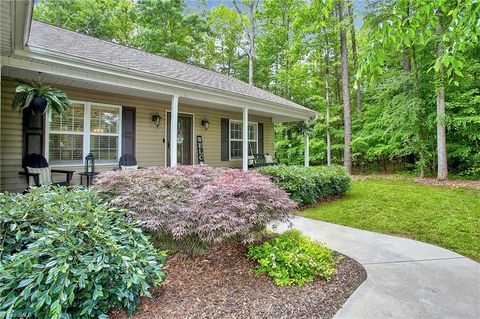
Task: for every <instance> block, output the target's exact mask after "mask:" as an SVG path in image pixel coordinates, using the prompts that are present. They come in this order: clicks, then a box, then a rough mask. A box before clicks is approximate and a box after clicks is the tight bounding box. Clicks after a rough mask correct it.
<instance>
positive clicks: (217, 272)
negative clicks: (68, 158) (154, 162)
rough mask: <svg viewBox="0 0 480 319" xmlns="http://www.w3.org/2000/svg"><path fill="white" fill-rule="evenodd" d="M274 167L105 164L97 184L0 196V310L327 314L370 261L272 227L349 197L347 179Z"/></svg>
mask: <svg viewBox="0 0 480 319" xmlns="http://www.w3.org/2000/svg"><path fill="white" fill-rule="evenodd" d="M269 172H270V173H271V174H273V175H270V174H265V175H270V176H274V178H272V180H273V181H272V180H271V179H270V177H268V176H265V175H263V174H260V173H259V172H249V173H244V172H243V171H241V170H235V169H228V168H212V167H209V166H206V165H196V166H179V167H176V168H149V169H142V170H136V171H110V172H104V173H102V174H101V175H100V176H99V178H98V179H97V180H96V183H95V185H94V187H93V188H90V189H85V188H82V187H70V188H67V187H58V186H55V187H52V186H42V187H33V188H30V189H29V191H28V193H26V194H25V195H21V194H9V193H2V194H0V204H1V207H2V209H1V210H0V242H1V243H2V244H1V246H0V318H6V319H11V318H37V317H42V318H43V317H44V318H53V319H60V318H100V319H107V318H109V316H110V315H112V316H113V317H114V318H123V317H125V316H128V315H132V314H133V315H135V316H136V317H137V318H152V317H154V318H182V317H188V318H206V317H208V318H224V317H235V318H251V317H264V318H278V317H285V316H287V317H316V318H317V317H321V318H330V317H332V316H333V315H334V314H335V312H336V311H337V310H338V309H339V308H340V307H341V306H342V305H343V303H344V302H345V300H346V299H347V298H348V296H349V295H350V294H351V293H352V292H353V291H354V290H355V289H356V288H357V287H358V286H359V285H360V284H361V282H363V280H364V279H365V278H366V272H365V270H364V268H363V267H362V266H361V265H360V264H359V263H357V262H356V261H354V260H352V259H350V258H348V257H346V256H342V255H340V254H338V253H335V252H333V251H332V250H331V249H329V248H328V247H327V246H325V245H323V244H321V243H317V242H314V241H312V240H311V239H309V238H308V237H305V236H303V235H302V234H301V233H300V232H299V231H288V232H285V233H284V234H281V235H275V234H268V235H267V234H266V233H265V229H266V227H267V225H269V224H271V223H273V222H287V221H288V220H289V218H290V217H291V216H292V213H293V212H294V211H295V209H296V208H297V207H298V204H304V203H306V202H311V201H318V200H321V199H324V198H326V197H330V196H336V195H339V194H343V193H344V192H345V191H346V190H347V189H348V188H349V187H350V182H351V181H350V177H349V176H348V175H347V174H346V173H345V170H343V168H340V167H332V168H299V167H292V168H286V167H279V168H277V169H273V170H270V171H269ZM305 178H306V179H305ZM286 191H289V192H291V193H290V194H289V193H287V192H286ZM165 275H166V276H167V277H166V276H165ZM165 278H166V279H165ZM285 286H288V287H285ZM152 294H153V298H151V299H149V297H152ZM138 306H140V311H139V312H137V313H134V312H135V311H136V310H137V309H138Z"/></svg>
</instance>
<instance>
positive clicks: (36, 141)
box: [0, 0, 317, 191]
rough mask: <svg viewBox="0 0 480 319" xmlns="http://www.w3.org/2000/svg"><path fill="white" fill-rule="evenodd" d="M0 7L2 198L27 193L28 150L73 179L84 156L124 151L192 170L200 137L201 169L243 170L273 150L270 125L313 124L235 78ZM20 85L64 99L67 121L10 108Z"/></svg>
mask: <svg viewBox="0 0 480 319" xmlns="http://www.w3.org/2000/svg"><path fill="white" fill-rule="evenodd" d="M0 5H1V25H0V26H1V73H0V76H1V93H0V94H1V113H0V114H1V128H0V134H1V145H0V151H1V156H0V158H1V162H0V166H1V170H0V172H1V177H0V191H22V190H24V189H25V187H26V180H25V178H24V177H22V176H19V174H18V172H19V171H21V170H22V158H24V157H25V156H26V155H27V154H30V153H40V154H42V155H44V157H45V158H46V159H47V160H48V162H49V164H50V166H51V167H61V168H63V169H67V168H68V169H71V170H75V171H76V172H81V171H84V163H85V157H86V155H87V154H88V153H92V154H93V155H94V156H95V158H96V162H95V163H96V164H95V167H96V169H97V170H99V171H102V170H110V169H112V168H114V167H116V166H117V165H118V160H119V157H120V156H121V155H122V154H134V155H135V156H136V158H137V161H138V163H139V165H141V166H175V165H178V164H182V165H191V164H197V163H199V158H198V152H197V146H198V145H197V137H201V138H200V139H201V140H202V142H203V152H204V161H205V163H206V164H208V165H212V166H228V167H238V168H243V169H244V170H247V167H248V159H247V157H246V156H242V154H246V153H248V154H250V155H251V154H253V153H260V154H262V153H263V154H266V153H269V154H273V153H274V123H278V122H294V121H307V122H309V121H313V120H315V119H316V117H317V113H316V112H315V111H313V110H311V109H308V108H306V107H303V106H301V105H298V104H296V103H293V102H291V101H289V100H286V99H284V98H281V97H279V96H276V95H274V94H271V93H269V92H266V91H264V90H261V89H259V88H256V87H255V86H252V85H249V84H247V83H244V82H242V81H240V80H237V79H234V78H232V77H229V76H226V75H222V74H219V73H216V72H213V71H209V70H206V69H203V68H200V67H196V66H193V65H189V64H186V63H181V62H178V61H175V60H171V59H167V58H163V57H160V56H158V55H154V54H150V53H147V52H144V51H141V50H138V49H135V48H130V47H126V46H122V45H119V44H116V43H113V42H108V41H104V40H100V39H97V38H94V37H91V36H88V35H84V34H80V33H77V32H74V31H70V30H66V29H62V28H59V27H56V26H52V25H48V24H45V23H42V22H39V21H35V20H32V11H33V1H32V0H19V1H1V4H0ZM17 78H20V79H29V80H32V79H33V80H37V81H41V82H43V83H48V84H50V85H51V86H54V87H56V88H58V89H60V90H62V91H64V92H66V93H67V94H68V97H69V98H70V99H71V100H73V101H74V102H75V104H74V106H73V107H72V108H71V109H70V110H69V112H68V115H67V118H66V119H62V118H61V117H60V116H57V115H53V116H52V118H50V119H49V118H47V116H40V117H38V116H37V117H36V118H34V117H32V116H31V115H28V116H27V117H29V118H28V119H26V115H25V114H19V113H18V112H16V111H12V109H11V103H12V97H13V94H14V89H15V79H17ZM305 140H306V148H305V153H306V154H305V156H306V157H305V163H306V165H308V136H306V138H305ZM171 145H176V147H171ZM75 176H76V177H75V178H74V180H73V181H74V183H78V174H75Z"/></svg>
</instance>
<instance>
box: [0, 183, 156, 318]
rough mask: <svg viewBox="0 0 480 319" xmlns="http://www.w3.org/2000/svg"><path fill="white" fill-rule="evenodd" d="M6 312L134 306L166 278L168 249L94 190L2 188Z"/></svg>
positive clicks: (75, 312) (33, 314)
mask: <svg viewBox="0 0 480 319" xmlns="http://www.w3.org/2000/svg"><path fill="white" fill-rule="evenodd" d="M0 207H1V209H0V242H2V245H1V246H0V254H1V257H0V318H6V319H9V318H49V319H60V318H108V312H109V310H110V309H111V308H118V309H125V310H127V311H128V312H129V313H132V312H133V310H134V309H135V308H136V306H137V304H138V302H139V300H140V297H141V296H150V293H149V288H150V287H154V286H157V285H159V284H160V282H161V281H162V280H163V279H164V274H163V272H162V267H163V262H164V259H165V254H164V253H162V252H159V251H157V250H156V249H155V248H154V247H153V245H152V244H151V243H150V241H149V238H148V237H147V235H146V234H144V232H143V231H142V229H141V228H140V224H139V223H138V222H136V221H127V220H126V219H125V212H124V211H120V210H118V209H116V208H111V207H109V206H108V205H107V204H106V203H105V202H104V200H103V199H102V198H101V197H100V196H98V194H97V193H96V192H95V191H93V190H86V189H81V188H66V187H49V186H43V187H33V188H30V189H29V192H28V193H27V194H26V195H20V194H10V193H4V194H1V193H0Z"/></svg>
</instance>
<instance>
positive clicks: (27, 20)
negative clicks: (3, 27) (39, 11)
mask: <svg viewBox="0 0 480 319" xmlns="http://www.w3.org/2000/svg"><path fill="white" fill-rule="evenodd" d="M12 3H13V4H12V7H11V10H12V12H13V15H14V16H13V19H12V20H14V21H13V28H12V42H13V43H12V50H16V49H23V48H25V45H26V44H27V41H28V37H29V35H30V25H31V23H32V14H33V0H16V1H12Z"/></svg>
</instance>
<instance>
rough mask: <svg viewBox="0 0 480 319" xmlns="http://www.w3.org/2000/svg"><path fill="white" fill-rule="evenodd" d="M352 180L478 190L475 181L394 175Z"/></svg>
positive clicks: (363, 176) (355, 177) (354, 176)
mask: <svg viewBox="0 0 480 319" xmlns="http://www.w3.org/2000/svg"><path fill="white" fill-rule="evenodd" d="M352 178H353V180H356V181H362V180H368V179H375V178H381V179H392V180H394V179H407V180H411V181H413V182H415V183H419V184H425V185H432V186H447V187H453V188H470V189H475V190H480V181H476V180H462V179H448V180H444V181H439V180H437V179H435V178H431V177H424V178H419V177H416V178H415V177H408V176H399V175H394V174H374V175H352Z"/></svg>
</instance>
